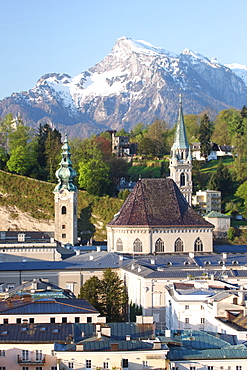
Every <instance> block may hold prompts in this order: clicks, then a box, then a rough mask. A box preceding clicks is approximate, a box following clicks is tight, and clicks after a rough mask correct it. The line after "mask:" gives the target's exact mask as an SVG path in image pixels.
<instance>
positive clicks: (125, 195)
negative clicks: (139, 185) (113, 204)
mask: <svg viewBox="0 0 247 370" xmlns="http://www.w3.org/2000/svg"><path fill="white" fill-rule="evenodd" d="M129 194H130V191H129V189H124V190H120V192H119V193H118V198H119V199H123V200H126V199H127V198H128V196H129Z"/></svg>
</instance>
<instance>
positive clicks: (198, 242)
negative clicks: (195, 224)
mask: <svg viewBox="0 0 247 370" xmlns="http://www.w3.org/2000/svg"><path fill="white" fill-rule="evenodd" d="M194 252H203V242H202V241H201V239H200V238H199V237H198V238H197V239H196V240H195V243H194Z"/></svg>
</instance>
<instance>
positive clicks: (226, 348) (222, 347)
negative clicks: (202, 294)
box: [167, 330, 247, 361]
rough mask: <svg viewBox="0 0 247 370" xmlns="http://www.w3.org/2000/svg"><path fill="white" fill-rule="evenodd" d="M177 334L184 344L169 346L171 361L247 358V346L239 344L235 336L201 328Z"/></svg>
mask: <svg viewBox="0 0 247 370" xmlns="http://www.w3.org/2000/svg"><path fill="white" fill-rule="evenodd" d="M172 332H173V333H172V334H173V335H174V331H172ZM177 334H179V335H177V336H176V338H178V339H179V340H180V342H181V344H182V346H175V345H170V346H169V349H170V350H169V352H168V355H167V357H168V358H169V359H170V360H171V361H178V360H199V359H200V360H203V359H205V360H213V359H226V358H227V359H236V358H247V348H246V347H245V346H244V345H243V344H237V340H236V337H235V336H232V335H226V334H225V335H221V334H218V333H208V332H204V331H200V330H181V331H179V332H178V331H177Z"/></svg>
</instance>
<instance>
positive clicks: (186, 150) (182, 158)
mask: <svg viewBox="0 0 247 370" xmlns="http://www.w3.org/2000/svg"><path fill="white" fill-rule="evenodd" d="M169 168H170V177H171V178H172V179H173V181H174V182H175V183H176V184H177V186H178V187H179V189H180V191H181V193H182V194H183V196H184V197H185V199H186V200H187V202H188V203H189V205H190V206H191V197H192V158H191V152H190V146H189V144H188V140H187V136H186V130H185V124H184V116H183V110H182V95H181V94H180V95H179V111H178V121H177V126H176V133H175V140H174V144H173V146H172V148H171V155H170V165H169Z"/></svg>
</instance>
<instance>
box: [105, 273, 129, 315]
mask: <svg viewBox="0 0 247 370" xmlns="http://www.w3.org/2000/svg"><path fill="white" fill-rule="evenodd" d="M127 301H128V296H127V293H126V289H125V286H124V284H123V281H122V280H121V279H120V278H119V276H118V274H117V272H115V271H112V270H111V268H109V267H108V268H107V269H106V270H105V271H104V274H103V279H102V307H103V312H104V314H105V316H106V317H107V321H108V322H115V321H122V320H123V318H124V315H125V310H126V305H127Z"/></svg>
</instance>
